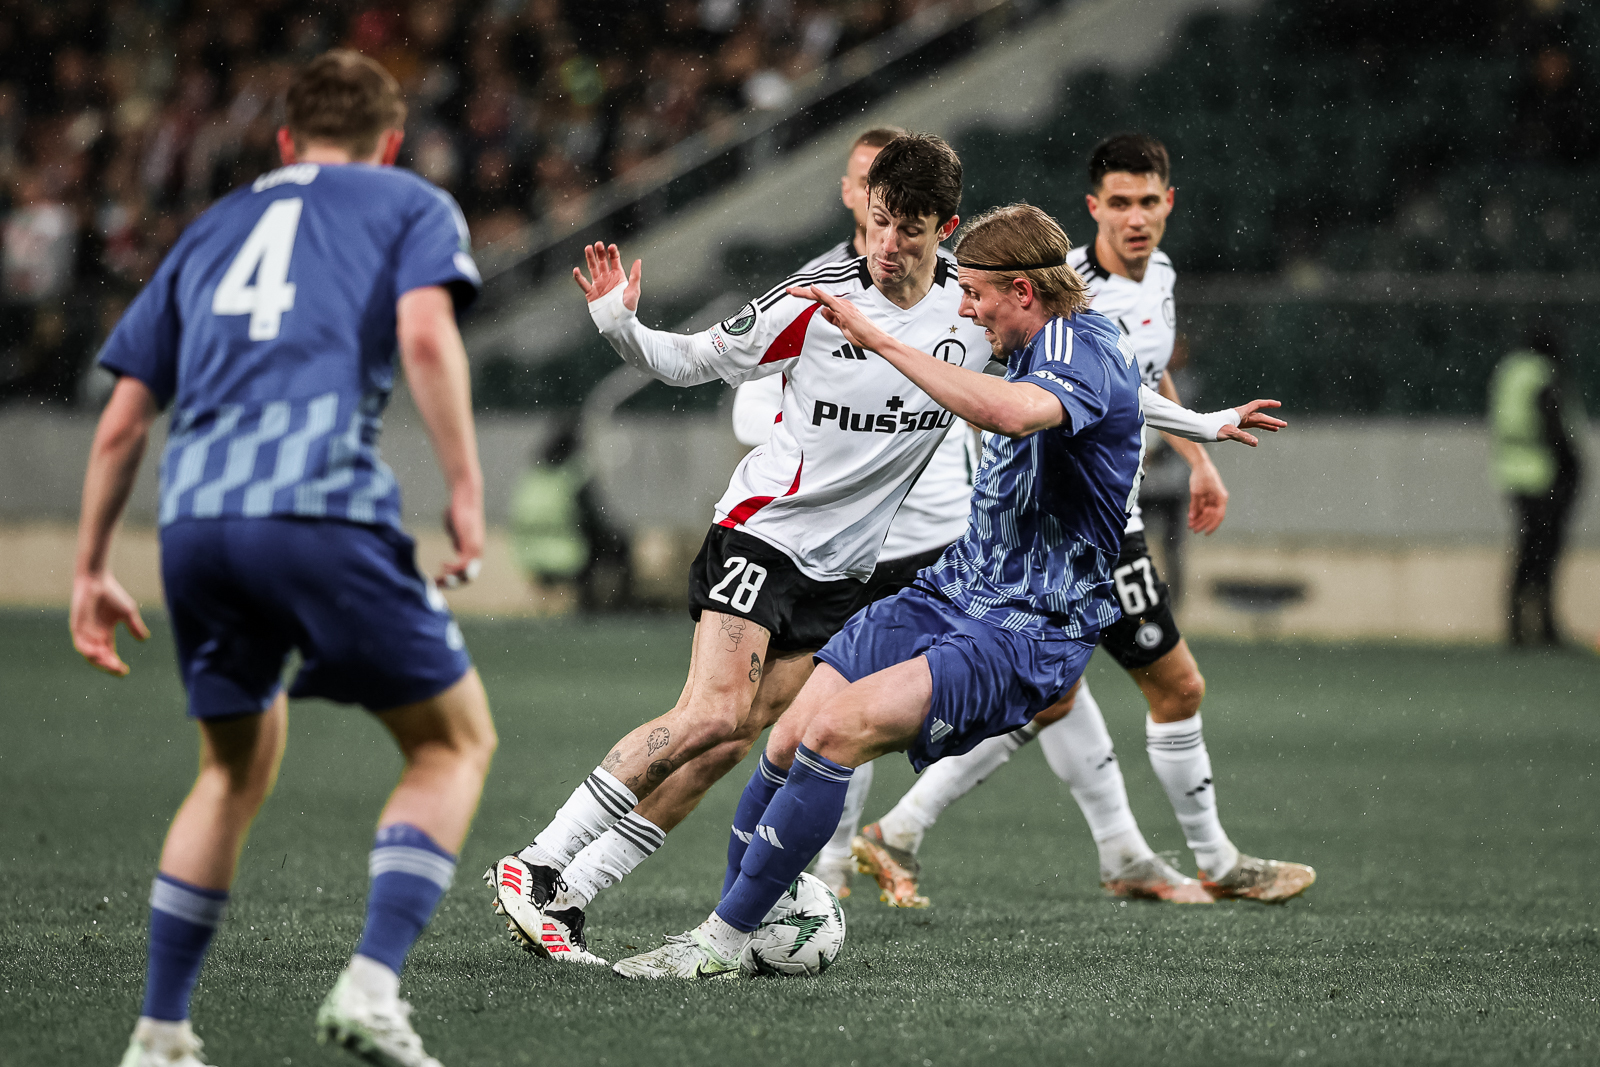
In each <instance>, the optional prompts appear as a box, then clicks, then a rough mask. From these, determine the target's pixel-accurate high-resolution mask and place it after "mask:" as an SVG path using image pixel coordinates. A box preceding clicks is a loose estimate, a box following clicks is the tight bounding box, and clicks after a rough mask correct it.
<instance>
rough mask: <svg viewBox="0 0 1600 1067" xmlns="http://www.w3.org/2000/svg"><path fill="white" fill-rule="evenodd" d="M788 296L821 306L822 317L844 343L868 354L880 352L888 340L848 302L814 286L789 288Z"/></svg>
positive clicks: (858, 309)
mask: <svg viewBox="0 0 1600 1067" xmlns="http://www.w3.org/2000/svg"><path fill="white" fill-rule="evenodd" d="M789 295H790V296H798V297H799V298H800V299H802V300H815V301H816V302H817V303H819V304H821V305H822V317H823V318H825V319H827V320H828V322H829V324H830V325H833V326H837V327H838V328H839V332H840V333H842V334H844V339H845V340H846V341H849V342H850V343H851V344H853V345H856V346H857V347H859V348H865V349H866V350H867V351H869V352H881V351H882V350H883V346H884V344H885V343H887V342H888V340H889V335H888V334H887V333H885V332H884V331H883V330H882V329H880V328H879V327H878V326H876V325H875V324H874V323H873V322H872V320H870V319H868V318H867V316H866V314H865V313H864V312H863V311H862V310H861V309H860V308H858V307H856V306H855V305H854V304H852V303H850V301H848V300H841V299H839V298H838V297H836V296H834V295H833V294H832V293H825V292H823V291H822V290H821V289H818V288H817V287H816V286H814V285H813V286H808V287H801V286H790V287H789Z"/></svg>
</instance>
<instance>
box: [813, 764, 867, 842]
mask: <svg viewBox="0 0 1600 1067" xmlns="http://www.w3.org/2000/svg"><path fill="white" fill-rule="evenodd" d="M871 789H872V764H870V763H863V764H862V765H861V766H859V767H857V768H856V773H855V774H852V775H851V776H850V786H849V788H848V789H846V790H845V792H844V811H843V812H842V813H841V814H840V816H839V828H838V829H836V830H835V831H834V832H833V836H832V837H830V838H828V843H827V844H826V845H823V846H822V851H821V852H818V853H817V866H818V867H822V866H826V865H828V864H832V865H834V866H835V867H837V866H839V865H840V864H843V863H847V862H848V861H849V859H850V840H851V838H853V837H855V836H856V827H858V826H860V825H861V812H862V811H863V810H864V809H865V808H866V806H867V793H868V792H869V791H871Z"/></svg>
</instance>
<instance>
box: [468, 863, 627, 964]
mask: <svg viewBox="0 0 1600 1067" xmlns="http://www.w3.org/2000/svg"><path fill="white" fill-rule="evenodd" d="M483 880H484V881H485V882H487V883H489V887H490V888H491V889H493V890H494V910H495V913H496V914H498V915H503V916H505V920H506V929H507V930H509V931H510V932H511V940H512V941H514V942H516V943H517V944H518V945H520V946H521V947H522V948H523V950H524V951H526V952H529V953H531V954H533V955H537V956H543V957H544V958H545V959H551V960H561V961H562V962H565V963H588V964H593V965H595V966H598V967H603V966H605V964H606V961H605V960H603V959H601V958H600V957H599V956H596V955H595V954H594V953H592V952H590V951H589V947H588V943H587V942H586V941H585V940H584V936H583V920H584V916H583V911H582V910H581V909H579V908H562V909H560V910H552V911H546V910H544V909H545V908H547V907H548V906H549V905H550V903H551V901H552V900H554V899H555V896H556V894H557V892H559V891H560V889H561V888H562V881H561V876H560V874H558V873H557V872H556V870H555V868H553V867H543V866H539V865H537V864H530V863H527V862H525V861H523V860H522V859H520V858H518V857H516V856H505V857H503V858H502V859H501V860H500V862H498V863H496V864H495V865H494V866H493V867H490V868H489V869H488V870H487V871H485V872H484V873H483Z"/></svg>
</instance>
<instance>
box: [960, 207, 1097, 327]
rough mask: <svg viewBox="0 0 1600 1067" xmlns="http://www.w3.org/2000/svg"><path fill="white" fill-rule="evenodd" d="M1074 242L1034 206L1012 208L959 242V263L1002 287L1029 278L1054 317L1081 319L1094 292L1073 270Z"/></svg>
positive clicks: (987, 217) (990, 216)
mask: <svg viewBox="0 0 1600 1067" xmlns="http://www.w3.org/2000/svg"><path fill="white" fill-rule="evenodd" d="M1070 251H1072V242H1071V241H1069V240H1067V235H1066V232H1065V231H1063V230H1062V229H1061V226H1060V224H1059V223H1057V222H1056V220H1055V219H1053V218H1051V217H1050V216H1049V215H1047V214H1046V213H1045V212H1043V211H1041V210H1039V209H1038V208H1036V207H1034V206H1033V205H1032V204H1007V205H1006V206H1005V207H997V208H995V209H993V210H992V211H986V212H984V213H983V214H982V215H979V216H978V217H977V218H976V219H974V220H972V222H970V223H968V224H967V226H966V228H965V229H964V230H963V231H962V233H961V237H960V238H959V239H958V240H957V241H956V263H957V264H958V265H959V266H961V267H963V268H965V269H967V270H978V271H983V272H985V273H986V274H988V275H990V279H991V281H992V282H993V283H994V284H995V286H997V287H1004V286H1007V285H1009V284H1010V283H1011V281H1012V280H1013V279H1015V278H1026V279H1027V280H1028V281H1029V282H1030V283H1031V284H1032V285H1033V291H1034V294H1035V295H1036V296H1037V297H1038V298H1039V302H1040V303H1042V304H1043V305H1044V306H1045V307H1046V308H1047V309H1048V310H1049V311H1050V312H1051V313H1052V314H1054V315H1075V314H1077V313H1078V312H1080V311H1083V310H1084V309H1086V308H1087V307H1088V306H1089V287H1088V285H1086V284H1085V283H1084V280H1083V278H1082V277H1080V276H1079V274H1078V272H1077V271H1075V270H1073V269H1072V268H1071V267H1069V266H1067V253H1068V252H1070Z"/></svg>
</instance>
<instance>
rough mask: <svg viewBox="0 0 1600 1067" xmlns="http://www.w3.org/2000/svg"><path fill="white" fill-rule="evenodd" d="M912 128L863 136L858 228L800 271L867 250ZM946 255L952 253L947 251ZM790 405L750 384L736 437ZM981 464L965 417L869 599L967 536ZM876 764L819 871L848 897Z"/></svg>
mask: <svg viewBox="0 0 1600 1067" xmlns="http://www.w3.org/2000/svg"><path fill="white" fill-rule="evenodd" d="M904 133H905V131H904V130H901V129H898V128H897V127H881V128H878V129H871V130H867V131H866V132H864V133H862V134H861V136H859V137H857V138H856V141H855V143H854V144H853V145H851V148H850V157H849V160H848V163H847V164H846V167H845V173H844V177H843V178H841V179H840V183H839V184H840V194H841V198H842V199H843V200H844V204H845V206H846V207H848V208H849V209H850V211H851V213H852V214H853V215H854V216H855V223H856V229H855V233H854V235H853V236H852V237H849V238H846V239H845V240H843V241H840V242H839V243H838V244H836V245H834V246H833V247H832V248H830V249H828V250H827V251H826V252H824V253H822V255H820V256H818V257H817V258H815V259H813V260H811V261H810V262H809V263H807V264H805V266H803V267H801V268H800V270H799V271H798V273H800V274H805V273H808V272H810V271H813V270H816V269H817V268H818V267H824V266H828V265H831V264H836V263H846V262H850V261H852V260H854V259H856V258H858V257H860V256H862V255H865V254H866V251H867V240H866V237H867V170H868V168H869V167H871V166H872V161H873V160H874V159H876V158H878V152H879V151H880V150H881V149H882V148H883V146H884V145H886V144H888V143H889V142H890V141H891V140H893V139H894V138H895V137H898V136H902V135H903V134H904ZM939 254H940V255H941V256H946V257H949V253H948V252H945V251H944V250H943V249H941V250H940V251H939ZM951 262H954V260H953V259H951ZM782 405H783V377H782V375H772V376H769V377H766V378H755V379H752V380H750V381H747V382H745V383H744V384H743V385H741V386H739V388H738V390H737V391H736V392H735V393H734V398H733V433H734V436H735V437H737V438H738V439H739V442H740V443H741V444H746V445H750V446H752V447H754V446H758V445H764V444H766V443H767V441H768V439H770V438H771V436H772V428H773V426H774V425H775V424H776V421H777V416H778V414H779V412H780V411H781V410H782ZM977 466H978V442H977V436H976V434H975V433H974V432H973V431H972V429H971V428H970V427H968V426H967V425H966V424H965V423H962V424H959V425H956V426H953V427H952V428H951V429H950V430H949V431H948V432H947V433H946V434H945V439H944V442H943V443H942V444H940V446H939V448H938V449H937V450H936V451H935V452H934V454H933V458H932V459H930V460H929V461H928V465H927V467H925V468H924V469H923V471H922V475H921V477H919V478H918V479H917V481H916V484H915V485H913V486H912V487H911V492H909V493H907V494H906V498H905V500H904V501H903V502H902V503H901V504H900V510H899V511H897V512H896V513H895V516H894V521H893V522H891V523H890V524H889V533H888V536H886V537H885V538H884V542H883V549H882V551H881V552H880V553H879V557H878V565H877V567H876V568H875V569H874V570H873V572H872V577H871V578H870V579H869V580H868V582H867V587H868V590H867V596H868V598H869V599H874V600H875V599H879V598H881V597H885V596H889V595H890V594H891V593H896V592H899V591H900V590H901V589H904V588H905V587H906V586H907V585H909V584H911V579H913V578H915V577H916V575H917V572H918V571H920V570H921V569H922V568H923V567H926V566H928V565H929V564H931V563H933V562H934V561H935V560H937V559H938V558H939V556H940V554H941V553H942V552H944V550H945V548H946V547H948V546H949V545H950V543H951V542H953V541H954V540H955V539H956V538H958V537H960V536H961V533H962V531H963V530H965V529H966V527H967V512H968V510H969V509H970V507H971V503H972V476H973V472H974V471H975V470H976V469H977ZM872 766H873V765H872V764H870V763H867V764H863V765H862V766H860V767H857V768H856V773H855V777H853V778H851V779H850V793H849V796H847V797H846V798H845V805H844V815H843V817H841V818H840V820H839V829H838V831H837V832H836V833H835V834H834V836H833V838H832V839H830V840H829V841H828V843H827V844H826V845H824V846H823V848H822V851H821V852H820V853H818V855H817V869H816V873H817V876H818V877H819V878H821V879H822V880H823V881H824V882H826V883H827V884H828V887H829V888H830V889H832V890H833V891H834V892H835V893H837V894H838V895H839V896H841V897H847V896H849V895H850V872H851V871H852V870H853V869H854V868H855V860H854V858H853V857H852V856H851V854H850V842H851V839H852V838H854V837H855V833H856V827H857V826H859V825H860V822H861V812H862V809H863V808H864V807H865V806H866V802H867V794H868V791H869V790H870V789H871V788H872Z"/></svg>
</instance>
